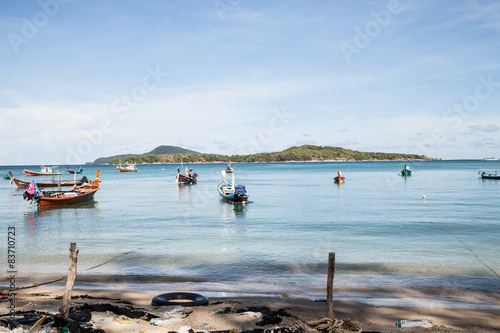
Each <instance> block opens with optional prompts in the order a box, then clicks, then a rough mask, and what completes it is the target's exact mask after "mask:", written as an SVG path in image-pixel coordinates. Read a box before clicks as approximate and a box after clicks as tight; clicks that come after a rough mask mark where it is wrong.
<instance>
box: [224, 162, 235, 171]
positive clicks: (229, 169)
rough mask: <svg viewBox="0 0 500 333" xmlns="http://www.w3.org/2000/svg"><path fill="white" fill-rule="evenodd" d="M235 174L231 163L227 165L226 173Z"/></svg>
mask: <svg viewBox="0 0 500 333" xmlns="http://www.w3.org/2000/svg"><path fill="white" fill-rule="evenodd" d="M233 172H234V169H233V168H232V167H231V163H229V164H228V165H227V168H226V173H233Z"/></svg>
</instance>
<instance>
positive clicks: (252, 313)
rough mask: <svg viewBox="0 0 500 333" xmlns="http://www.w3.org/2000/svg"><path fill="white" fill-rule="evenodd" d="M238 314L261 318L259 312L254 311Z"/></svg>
mask: <svg viewBox="0 0 500 333" xmlns="http://www.w3.org/2000/svg"><path fill="white" fill-rule="evenodd" d="M240 315H246V316H249V317H250V318H262V313H261V312H254V311H245V312H241V313H240Z"/></svg>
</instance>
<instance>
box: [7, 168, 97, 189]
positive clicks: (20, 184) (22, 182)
mask: <svg viewBox="0 0 500 333" xmlns="http://www.w3.org/2000/svg"><path fill="white" fill-rule="evenodd" d="M9 174H10V177H11V181H10V183H11V184H12V183H15V184H16V186H17V188H26V187H28V185H29V184H30V182H28V181H25V180H21V179H18V178H16V177H14V175H13V174H12V171H9ZM86 180H87V177H85V176H84V177H83V178H82V179H80V180H77V181H76V186H80V185H82V184H83V183H84V182H85V181H86ZM36 184H37V186H38V187H58V186H59V185H60V186H64V187H66V186H75V182H74V181H73V180H64V181H61V182H60V183H59V182H58V181H56V180H54V179H52V181H51V182H39V183H36Z"/></svg>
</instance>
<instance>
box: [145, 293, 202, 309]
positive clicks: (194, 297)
mask: <svg viewBox="0 0 500 333" xmlns="http://www.w3.org/2000/svg"><path fill="white" fill-rule="evenodd" d="M176 299H179V300H180V299H182V300H186V299H188V300H190V301H191V302H184V301H182V302H177V301H175V300H176ZM151 305H182V306H200V305H208V298H206V297H205V296H203V295H200V294H195V293H185V292H177V293H167V294H161V295H158V296H155V297H153V300H152V301H151Z"/></svg>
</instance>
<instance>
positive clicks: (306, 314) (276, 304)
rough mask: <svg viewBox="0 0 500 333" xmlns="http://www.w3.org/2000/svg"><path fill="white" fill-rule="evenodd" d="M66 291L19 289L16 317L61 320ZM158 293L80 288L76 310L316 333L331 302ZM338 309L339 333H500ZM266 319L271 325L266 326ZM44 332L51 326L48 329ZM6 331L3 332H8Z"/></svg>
mask: <svg viewBox="0 0 500 333" xmlns="http://www.w3.org/2000/svg"><path fill="white" fill-rule="evenodd" d="M63 292H64V289H58V288H53V287H51V288H49V287H38V288H32V289H26V290H19V291H18V294H17V296H16V318H17V319H19V318H23V317H24V315H26V316H29V315H33V313H34V312H36V313H39V314H40V313H48V314H49V315H53V316H57V315H58V314H59V312H58V311H59V308H60V306H61V304H62V300H61V296H62V294H63ZM158 294H159V293H149V292H134V291H126V292H124V291H116V290H82V289H78V288H75V289H74V290H73V293H72V300H71V303H70V306H71V307H72V308H73V310H82V309H87V310H88V311H91V316H92V317H91V319H90V320H89V322H91V323H92V326H91V328H90V326H88V327H89V329H95V330H96V329H102V330H104V331H105V332H143V333H146V332H147V333H151V332H171V331H176V332H181V331H182V330H184V331H186V330H187V329H189V328H191V329H192V330H194V331H195V332H196V331H199V330H202V331H211V332H213V331H230V330H233V332H236V331H238V332H242V331H253V330H262V329H264V330H271V329H273V330H274V332H275V333H276V332H278V331H280V330H279V328H281V331H286V332H289V331H297V332H312V331H311V330H312V329H313V328H312V327H311V325H309V323H311V322H313V321H317V320H320V319H322V318H325V317H326V303H325V302H316V301H314V300H310V299H302V298H295V297H266V296H262V297H217V298H212V297H209V305H207V306H194V307H182V306H152V305H151V300H152V298H153V297H154V296H156V295H158ZM1 302H2V308H3V309H2V311H0V314H1V315H3V316H2V317H0V319H3V320H5V319H8V317H9V316H8V309H7V306H8V304H9V302H8V299H3V300H2V301H1ZM85 304H86V305H85ZM84 305H85V306H84ZM110 309H111V310H113V311H115V312H113V311H111V310H110ZM119 309H125V310H126V311H124V312H123V313H122V314H119V313H116V312H120V311H121V310H119ZM135 310H137V311H144V312H145V313H146V314H143V313H139V314H140V315H141V316H140V317H138V318H131V317H133V315H132V312H133V311H135ZM333 310H334V318H335V319H338V320H344V322H345V324H344V331H339V332H349V331H359V330H360V329H361V330H362V331H363V332H457V331H458V332H500V310H492V309H470V308H464V309H457V308H453V309H435V308H419V307H410V306H373V305H369V304H365V303H358V302H353V301H344V300H342V301H334V306H333ZM33 311H34V312H33ZM127 311H128V312H127ZM131 311H132V312H131ZM76 312H78V311H76ZM216 312H222V313H216ZM242 312H248V313H242ZM259 313H260V314H261V316H260V317H259ZM127 314H128V316H127ZM152 316H158V318H154V319H152V320H153V323H154V324H152V323H151V317H152ZM70 317H71V312H70ZM263 319H266V320H267V319H269V320H268V321H267V322H266V321H264V320H263ZM399 320H428V321H430V322H432V324H434V326H433V327H431V328H421V327H419V328H409V327H407V328H397V326H396V325H397V322H398V321H399ZM278 321H279V322H278ZM32 325H33V323H31V324H29V325H25V326H23V327H24V328H29V327H31V326H32ZM43 327H48V326H46V324H45V326H44V325H42V328H43ZM346 329H347V330H346ZM234 330H236V331H234ZM0 332H3V331H2V328H0ZM47 332H48V331H47ZM186 332H187V331H186ZM334 332H335V331H334Z"/></svg>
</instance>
